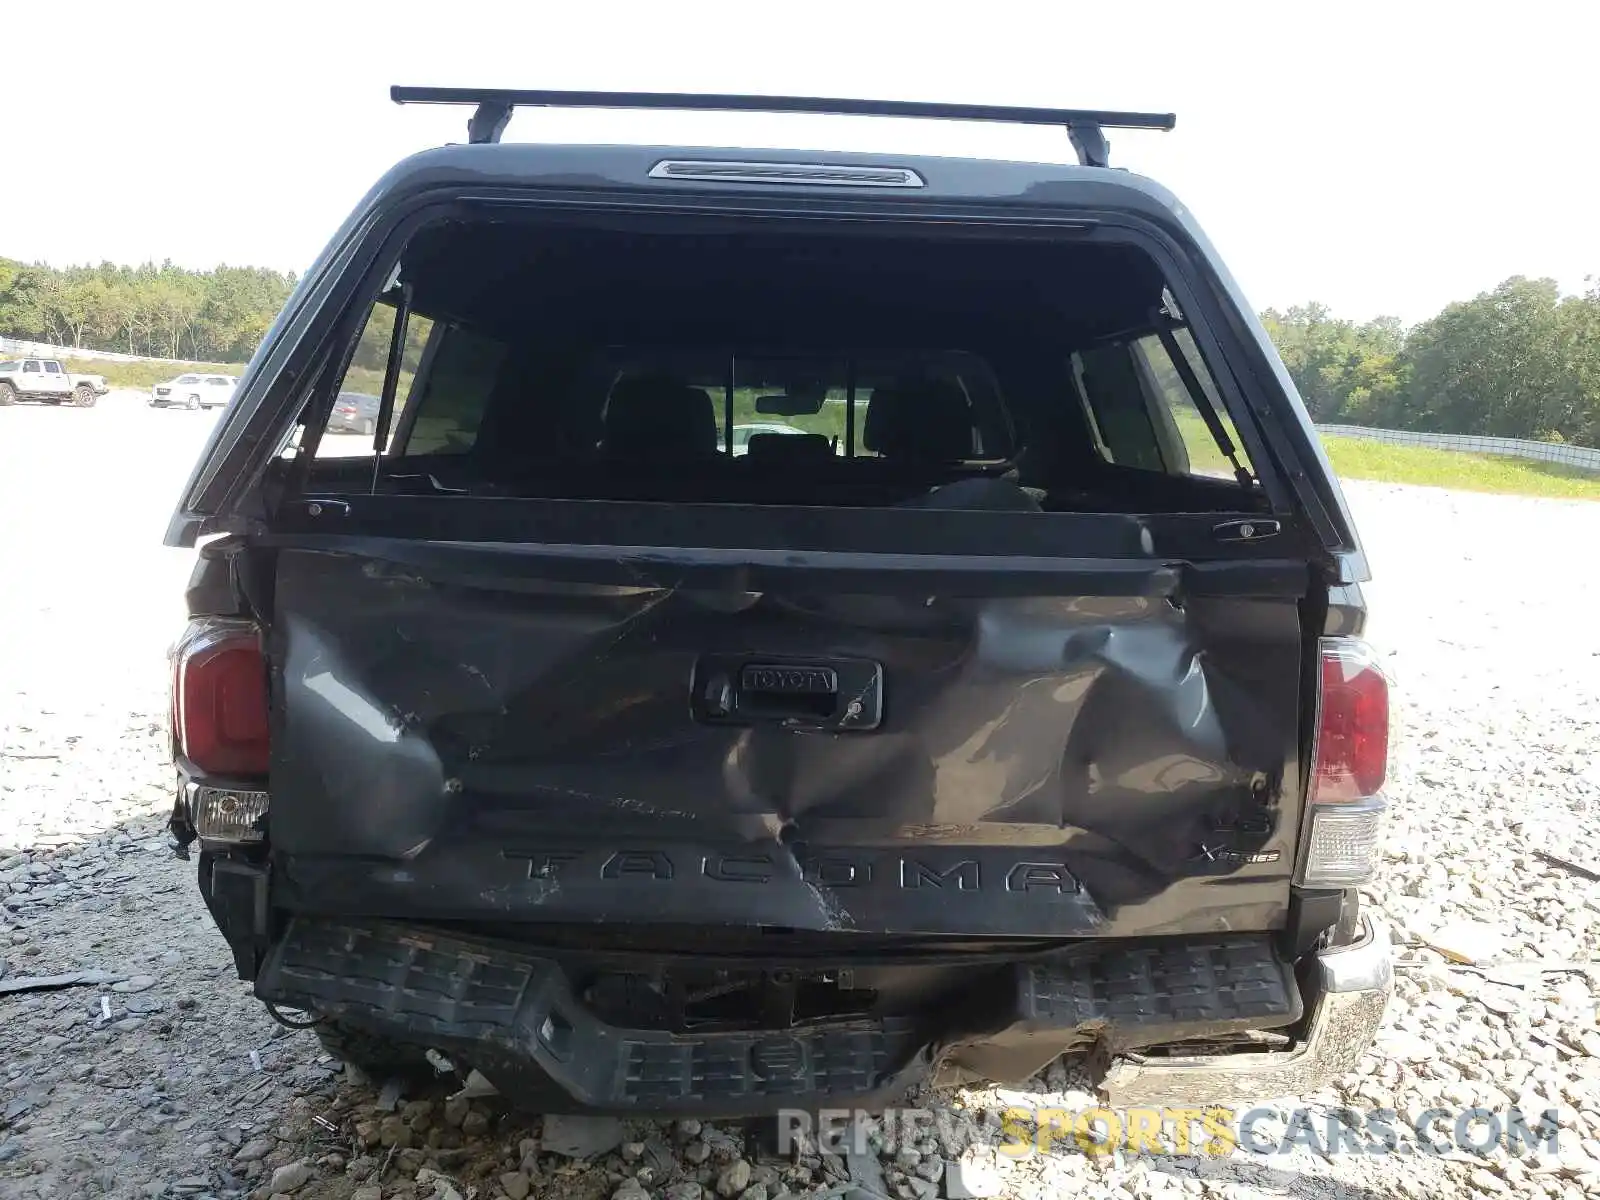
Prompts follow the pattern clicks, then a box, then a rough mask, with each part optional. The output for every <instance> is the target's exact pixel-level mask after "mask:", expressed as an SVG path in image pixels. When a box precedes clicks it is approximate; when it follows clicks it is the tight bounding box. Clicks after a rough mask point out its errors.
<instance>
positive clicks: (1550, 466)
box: [1322, 437, 1600, 500]
mask: <svg viewBox="0 0 1600 1200" xmlns="http://www.w3.org/2000/svg"><path fill="white" fill-rule="evenodd" d="M1322 445H1323V448H1324V449H1326V450H1327V452H1328V459H1329V461H1330V462H1332V463H1333V469H1334V471H1336V472H1337V473H1338V474H1339V475H1340V476H1341V477H1342V478H1346V479H1379V480H1383V481H1385V482H1387V483H1411V484H1418V485H1420V486H1423V487H1444V488H1459V489H1460V490H1462V491H1467V492H1501V493H1505V494H1508V495H1518V496H1556V497H1561V498H1564V499H1569V500H1600V474H1597V473H1595V472H1593V471H1583V470H1579V469H1578V468H1577V467H1569V466H1566V465H1564V464H1562V463H1547V462H1539V461H1537V460H1535V459H1531V458H1509V457H1505V456H1502V455H1498V454H1469V453H1466V452H1465V451H1461V450H1434V449H1431V448H1429V447H1426V446H1391V445H1389V444H1388V443H1386V442H1369V441H1366V440H1365V439H1362V438H1347V437H1325V438H1323V439H1322Z"/></svg>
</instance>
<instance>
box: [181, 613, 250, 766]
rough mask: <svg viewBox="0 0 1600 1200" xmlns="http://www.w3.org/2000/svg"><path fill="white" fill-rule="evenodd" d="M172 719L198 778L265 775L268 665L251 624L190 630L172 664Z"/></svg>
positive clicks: (202, 625)
mask: <svg viewBox="0 0 1600 1200" xmlns="http://www.w3.org/2000/svg"><path fill="white" fill-rule="evenodd" d="M172 718H173V732H174V734H175V735H176V738H177V742H178V750H179V752H180V753H181V754H182V755H183V757H184V758H185V759H187V760H188V761H189V762H190V763H191V764H192V765H193V766H194V767H195V768H196V770H198V771H199V772H201V773H202V774H205V775H219V776H223V777H226V778H229V779H249V778H256V777H259V776H263V775H265V774H266V773H267V765H268V751H269V730H268V725H267V666H266V660H265V659H264V658H263V657H262V654H261V635H260V633H259V631H258V630H257V629H256V627H255V626H254V625H252V624H249V623H248V622H243V621H207V622H202V623H196V624H195V625H193V626H191V627H190V629H189V632H188V633H187V634H186V635H185V636H184V638H183V640H182V641H181V642H180V643H179V644H178V648H177V655H176V660H175V662H174V664H173V705H172Z"/></svg>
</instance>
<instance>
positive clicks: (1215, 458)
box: [1176, 410, 1600, 500]
mask: <svg viewBox="0 0 1600 1200" xmlns="http://www.w3.org/2000/svg"><path fill="white" fill-rule="evenodd" d="M1176 416H1177V418H1178V430H1179V432H1180V433H1181V434H1182V436H1183V442H1184V445H1185V446H1186V447H1188V450H1189V465H1190V467H1191V469H1193V470H1194V471H1196V472H1201V473H1205V474H1213V475H1214V474H1223V475H1226V474H1229V470H1230V469H1229V466H1228V460H1227V459H1225V458H1224V457H1223V456H1222V452H1221V451H1220V450H1218V449H1217V446H1216V443H1215V442H1214V441H1212V440H1211V434H1210V433H1209V432H1208V431H1207V430H1206V427H1205V424H1204V422H1202V421H1201V420H1200V415H1199V414H1198V413H1194V412H1190V411H1181V410H1180V411H1179V412H1178V413H1177V414H1176ZM1322 446H1323V449H1324V450H1326V451H1327V454H1328V461H1329V462H1331V463H1333V469H1334V471H1335V472H1336V473H1337V474H1338V475H1339V476H1340V477H1341V478H1343V479H1375V480H1380V481H1382V482H1384V483H1409V484H1415V485H1417V486H1419V487H1442V488H1457V489H1459V490H1461V491H1465V492H1500V493H1503V494H1506V495H1516V496H1555V497H1559V498H1563V499H1569V500H1600V473H1596V472H1594V471H1583V470H1579V469H1578V468H1577V467H1569V466H1565V465H1563V464H1561V463H1547V462H1539V461H1537V460H1536V459H1531V458H1511V457H1509V456H1506V455H1500V454H1469V453H1466V452H1465V451H1461V450H1435V449H1433V448H1431V447H1428V446H1393V445H1390V444H1389V443H1387V442H1372V441H1367V440H1366V439H1365V438H1350V437H1338V436H1330V437H1324V438H1323V439H1322Z"/></svg>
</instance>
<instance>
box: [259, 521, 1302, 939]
mask: <svg viewBox="0 0 1600 1200" xmlns="http://www.w3.org/2000/svg"><path fill="white" fill-rule="evenodd" d="M279 540H280V542H281V544H280V545H279V546H277V547H276V548H275V550H274V551H273V553H274V554H275V556H276V572H275V575H276V583H275V600H274V615H273V620H272V622H271V626H270V636H269V654H270V660H271V669H272V674H273V682H272V690H273V697H274V713H273V720H274V723H275V729H274V736H273V742H272V745H273V759H272V771H271V776H272V789H273V792H274V797H275V799H274V805H273V817H272V827H271V837H272V845H273V869H274V876H275V878H274V903H275V904H281V905H282V906H284V907H285V908H287V909H289V910H291V911H295V910H298V911H304V912H314V913H323V914H334V913H337V914H343V915H372V916H383V917H388V918H391V919H394V918H417V919H429V920H460V921H477V922H490V923H504V922H516V923H524V922H533V923H579V924H583V923H591V922H617V921H625V922H628V923H630V924H632V925H635V926H651V925H660V926H670V925H690V926H695V927H699V928H707V927H710V928H736V927H737V928H746V929H757V928H766V929H781V930H792V931H819V932H820V931H831V932H855V933H872V934H896V935H903V934H914V935H927V936H940V935H950V936H994V935H1008V936H1038V937H1057V936H1132V935H1142V934H1156V933H1194V932H1209V931H1219V930H1241V929H1244V930H1265V929H1270V928H1275V927H1278V926H1280V925H1281V924H1282V923H1283V918H1284V913H1285V910H1286V906H1287V903H1288V896H1289V878H1290V873H1291V870H1292V867H1293V853H1292V848H1293V845H1294V838H1295V831H1296V829H1297V827H1298V821H1299V805H1298V801H1297V798H1296V797H1297V793H1298V776H1299V762H1298V749H1297V746H1298V741H1299V719H1300V712H1301V670H1302V667H1301V663H1302V654H1303V639H1302V635H1301V622H1300V612H1299V604H1300V601H1301V600H1302V598H1303V597H1304V595H1305V593H1306V589H1307V570H1308V568H1307V566H1306V564H1305V563H1304V562H1299V561H1279V560H1273V559H1264V558H1260V557H1257V558H1255V559H1254V560H1253V561H1239V562H1232V563H1213V564H1207V565H1206V566H1204V567H1203V568H1201V567H1195V566H1192V565H1186V564H1184V563H1182V562H1173V561H1166V562H1163V561H1159V560H1153V559H1146V560H1143V561H1139V560H1124V561H1116V560H1072V559H1057V560H1030V562H1029V563H1027V564H1019V563H1018V562H1015V561H1011V560H999V559H994V558H981V557H978V558H963V557H956V556H949V557H941V556H936V555H916V556H906V557H907V561H904V562H898V561H896V560H894V559H893V558H892V557H891V556H883V555H878V556H866V555H844V554H826V553H807V554H794V553H781V554H779V553H774V554H772V555H768V556H762V555H761V554H759V553H756V552H750V553H748V554H743V555H740V556H737V557H738V558H739V562H738V564H737V567H734V566H730V559H729V556H728V555H727V554H722V553H718V552H716V551H702V552H697V551H693V550H681V551H674V552H673V553H672V555H671V556H670V559H667V558H664V557H661V556H650V555H647V554H645V553H643V552H629V551H628V550H627V549H626V548H621V549H619V548H616V547H607V548H595V547H560V546H530V545H511V544H505V543H500V544H496V543H476V544H473V543H449V542H424V541H414V540H401V539H384V538H359V539H357V538H350V539H337V538H305V537H294V536H288V537H284V538H282V539H279Z"/></svg>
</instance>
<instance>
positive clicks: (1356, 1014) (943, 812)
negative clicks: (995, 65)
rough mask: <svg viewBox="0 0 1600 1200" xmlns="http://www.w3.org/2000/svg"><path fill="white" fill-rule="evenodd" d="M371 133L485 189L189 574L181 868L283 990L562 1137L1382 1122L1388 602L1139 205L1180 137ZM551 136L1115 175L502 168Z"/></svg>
mask: <svg viewBox="0 0 1600 1200" xmlns="http://www.w3.org/2000/svg"><path fill="white" fill-rule="evenodd" d="M394 99H396V100H399V101H402V102H442V103H466V104H471V105H475V106H476V109H475V112H474V113H473V116H472V118H471V121H470V123H469V141H468V143H467V144H463V145H452V146H447V147H443V148H439V149H433V150H428V151H426V152H423V153H420V154H418V155H416V156H414V157H412V158H410V159H407V160H406V161H404V162H402V163H401V164H399V165H398V166H396V167H395V168H394V169H393V170H392V171H391V172H390V173H389V174H388V175H386V176H385V177H384V178H383V179H382V180H381V181H379V182H378V184H377V185H376V186H375V187H374V188H373V190H372V191H371V192H370V193H369V194H368V195H367V197H366V198H365V199H364V200H362V201H361V203H360V205H359V206H358V207H357V209H356V210H355V212H354V213H353V215H352V216H351V217H350V218H349V220H348V221H347V222H346V224H345V225H344V227H343V228H342V229H340V230H339V231H338V233H337V234H336V235H335V236H334V238H333V240H332V241H331V242H330V243H329V245H328V247H327V249H326V250H325V251H324V252H323V254H322V256H321V257H320V259H319V260H318V261H317V262H316V264H315V266H314V267H313V269H312V270H310V271H309V272H308V273H307V274H306V276H305V278H304V279H303V280H302V281H301V283H300V285H299V287H298V289H297V290H296V291H295V293H294V295H293V297H292V298H291V299H290V301H289V303H288V305H287V306H286V307H285V309H284V311H283V312H282V314H281V315H280V316H279V317H278V319H277V321H276V323H275V324H274V325H273V327H272V329H271V331H270V332H269V334H268V335H267V338H266V340H265V342H264V343H263V345H262V346H261V349H260V351H259V352H258V353H257V354H256V356H255V358H254V360H253V361H252V362H251V364H250V366H249V369H248V371H247V372H246V374H245V375H244V377H243V379H242V382H241V383H240V386H239V391H238V397H237V400H236V402H235V403H234V404H233V405H232V407H231V408H229V409H228V411H227V412H226V413H225V415H224V416H223V418H222V420H221V422H220V423H219V425H218V427H217V429H216V431H215V433H214V435H213V437H212V439H211V442H210V444H209V445H208V446H207V448H206V450H205V453H204V455H203V457H202V459H201V461H200V462H199V464H198V465H197V467H196V468H195V470H194V473H193V476H192V478H191V479H190V481H189V483H188V485H187V488H186V489H185V492H184V494H183V497H182V500H181V502H180V505H179V508H178V511H177V512H176V514H175V515H174V517H173V520H172V523H171V527H170V530H169V533H168V538H167V540H168V544H170V545H177V546H194V545H196V544H197V543H199V544H200V545H201V549H200V551H199V557H198V563H197V566H196V568H195V571H194V574H193V577H192V580H191V583H190V586H189V589H188V595H187V599H188V607H189V613H190V616H191V618H192V621H191V623H190V625H189V626H188V628H187V630H186V631H185V632H184V633H183V634H182V636H181V637H180V639H179V640H178V642H177V643H176V644H175V646H174V650H173V714H172V715H173V744H174V755H175V760H176V765H177V773H178V796H177V804H176V807H175V810H174V813H173V818H172V827H173V833H174V839H175V846H176V847H177V849H178V850H179V852H180V853H181V854H184V855H186V856H188V855H193V854H195V853H196V852H198V853H197V857H198V867H199V886H200V889H201V892H202V894H203V896H204V899H205V903H206V905H207V906H208V907H209V910H210V912H211V914H212V915H213V916H214V918H215V920H216V923H217V926H218V928H219V929H220V931H221V933H222V936H223V937H224V938H225V939H226V940H227V943H228V945H229V947H231V950H232V954H233V958H234V961H235V962H236V964H237V968H238V971H239V974H240V975H241V976H242V977H243V978H244V979H247V980H252V981H254V987H255V991H256V994H257V995H258V996H259V997H260V998H261V999H262V1000H263V1001H264V1002H266V1003H267V1004H268V1005H270V1006H272V1008H273V1010H274V1011H275V1012H278V1013H280V1014H283V1013H287V1012H288V1011H289V1010H293V1011H294V1012H297V1013H300V1014H309V1019H311V1020H314V1021H315V1022H316V1025H315V1027H316V1029H317V1030H318V1032H319V1034H320V1036H321V1037H322V1038H323V1039H324V1041H325V1043H326V1044H327V1045H328V1046H329V1047H330V1048H331V1049H333V1050H334V1051H335V1052H336V1053H338V1054H339V1055H341V1056H342V1057H344V1058H346V1059H347V1060H349V1061H352V1062H355V1063H357V1064H358V1065H361V1066H364V1067H366V1068H367V1069H368V1070H371V1071H378V1072H380V1073H382V1072H391V1071H401V1070H405V1069H408V1068H410V1067H413V1066H417V1065H420V1064H422V1063H423V1062H424V1056H425V1054H426V1052H427V1051H429V1050H434V1051H437V1052H439V1053H440V1054H442V1055H444V1056H445V1057H446V1058H448V1059H449V1061H450V1062H451V1063H452V1064H454V1065H455V1066H456V1068H457V1069H458V1070H462V1071H465V1070H467V1069H476V1070H478V1071H479V1072H481V1073H482V1075H483V1076H485V1077H486V1078H487V1079H488V1080H489V1081H490V1082H492V1083H493V1084H494V1085H496V1086H497V1087H498V1088H499V1089H500V1091H501V1092H502V1093H504V1094H506V1095H507V1096H509V1097H511V1098H512V1099H513V1100H516V1101H518V1102H521V1103H525V1104H527V1105H531V1106H539V1107H543V1108H545V1109H547V1110H551V1109H555V1110H566V1111H574V1110H582V1111H603V1112H616V1113H635V1114H640V1115H645V1114H649V1115H667V1114H684V1115H688V1114H693V1115H710V1116H723V1117H737V1116H741V1115H747V1116H748V1115H758V1114H762V1113H768V1112H772V1111H775V1110H777V1109H779V1108H780V1107H795V1106H805V1105H823V1104H827V1105H847V1104H851V1105H860V1106H864V1107H865V1106H873V1105H881V1104H886V1103H891V1102H892V1101H893V1100H894V1099H895V1097H897V1096H898V1095H900V1094H901V1093H903V1092H904V1091H905V1090H906V1089H907V1088H908V1087H909V1086H911V1085H913V1084H916V1083H918V1082H921V1081H927V1080H931V1081H964V1080H965V1081H970V1080H995V1081H1005V1082H1016V1081H1023V1080H1026V1079H1028V1078H1029V1077H1031V1076H1032V1075H1034V1074H1035V1073H1036V1072H1038V1071H1039V1070H1040V1069H1041V1068H1042V1067H1044V1066H1045V1065H1046V1064H1048V1063H1050V1062H1052V1061H1053V1060H1054V1059H1056V1058H1057V1057H1058V1056H1061V1055H1063V1054H1067V1055H1078V1056H1083V1057H1084V1058H1085V1059H1086V1061H1087V1062H1088V1063H1089V1064H1090V1065H1091V1067H1092V1068H1093V1069H1094V1070H1095V1071H1096V1072H1097V1074H1098V1077H1099V1080H1100V1085H1101V1087H1102V1088H1103V1089H1104V1093H1105V1095H1106V1098H1107V1099H1108V1100H1111V1101H1114V1102H1133V1101H1140V1102H1156V1101H1160V1100H1168V1099H1180V1100H1184V1101H1193V1100H1196V1099H1198V1100H1203V1101H1212V1102H1225V1101H1230V1100H1239V1099H1244V1098H1249V1097H1264V1096H1278V1095H1286V1094H1296V1093H1304V1092H1308V1091H1311V1090H1314V1089H1316V1088H1318V1087H1320V1086H1322V1085H1323V1084H1324V1083H1325V1082H1327V1081H1328V1080H1329V1079H1331V1078H1332V1077H1334V1076H1337V1075H1338V1074H1340V1073H1342V1072H1345V1071H1347V1070H1349V1069H1350V1068H1351V1067H1352V1065H1353V1064H1354V1063H1355V1062H1356V1060H1357V1058H1358V1056H1359V1055H1360V1054H1361V1053H1362V1052H1363V1051H1364V1050H1365V1049H1367V1048H1368V1047H1369V1046H1370V1044H1371V1043H1372V1040H1373V1038H1374V1035H1375V1031H1376V1029H1377V1027H1378V1023H1379V1021H1380V1018H1381V1016H1382V1013H1383V1009H1384V1005H1385V1002H1386V999H1387V997H1388V994H1389V991H1390V987H1391V965H1390V950H1389V939H1388V936H1387V933H1386V932H1385V930H1384V929H1383V928H1382V927H1381V926H1380V925H1379V923H1378V922H1377V921H1375V920H1374V919H1373V918H1372V917H1371V915H1370V914H1368V913H1365V912H1363V911H1362V909H1361V905H1360V901H1359V895H1358V888H1359V885H1360V884H1361V883H1362V882H1363V881H1364V880H1365V879H1366V878H1367V877H1368V875H1369V873H1370V872H1371V870H1372V866H1373V858H1374V853H1375V847H1376V845H1377V839H1378V833H1379V829H1380V819H1381V814H1382V810H1383V800H1382V786H1383V782H1384V773H1385V760H1386V755H1387V742H1388V716H1389V714H1388V694H1387V685H1386V683H1385V680H1384V676H1383V674H1382V672H1381V671H1380V669H1379V667H1378V666H1377V665H1376V664H1375V662H1374V659H1373V656H1372V654H1371V653H1370V652H1369V650H1368V649H1367V648H1366V647H1365V646H1364V644H1363V643H1362V641H1361V640H1360V635H1361V633H1362V628H1363V624H1364V621H1365V611H1366V610H1365V604H1364V602H1363V599H1362V593H1361V583H1362V581H1363V580H1365V579H1366V578H1367V565H1366V562H1365V560H1364V557H1363V553H1362V549H1361V544H1360V542H1359V540H1358V538H1357V535H1356V532H1355V530H1354V528H1353V527H1352V524H1351V519H1350V515H1349V512H1348V511H1347V508H1346V505H1345V503H1344V500H1343V498H1342V496H1341V494H1340V490H1339V487H1338V485H1337V483H1336V482H1335V480H1334V477H1333V474H1332V471H1331V470H1330V468H1329V466H1328V462H1327V460H1326V458H1325V457H1324V456H1323V453H1322V451H1321V449H1320V447H1319V444H1318V441H1317V437H1316V434H1315V432H1314V431H1313V429H1312V426H1311V424H1310V423H1309V421H1308V419H1307V416H1306V412H1305V409H1304V407H1303V405H1302V404H1301V401H1300V399H1299V397H1298V396H1297V395H1296V393H1295V390H1294V387H1293V385H1292V384H1291V382H1290V380H1289V378H1288V377H1287V375H1286V374H1285V372H1284V369H1283V367H1282V364H1281V363H1280V362H1279V360H1278V357H1277V355H1276V354H1275V353H1274V352H1273V349H1272V346H1271V345H1270V344H1269V342H1268V340H1267V338H1266V336H1265V335H1264V333H1263V331H1262V329H1261V326H1260V325H1259V324H1258V323H1257V321H1256V319H1255V317H1254V316H1253V315H1252V314H1251V310H1250V308H1249V306H1248V305H1247V304H1246V303H1245V301H1244V299H1243V297H1242V296H1241V295H1240V292H1239V289H1238V288H1237V286H1236V285H1235V284H1234V282H1233V280H1232V279H1231V278H1230V277H1229V275H1228V273H1227V271H1226V270H1225V269H1224V267H1223V266H1222V264H1221V263H1220V261H1219V260H1218V257H1217V254H1216V252H1215V251H1214V250H1213V249H1212V247H1211V245H1210V244H1209V243H1208V242H1207V240H1206V239H1205V237H1204V236H1203V235H1202V234H1201V232H1200V230H1199V229H1198V227H1197V226H1196V224H1195V222H1194V220H1193V219H1192V218H1191V217H1190V215H1189V213H1188V210H1187V209H1185V208H1184V207H1183V206H1182V205H1181V204H1180V203H1179V202H1178V201H1177V200H1175V199H1174V198H1173V197H1172V196H1171V195H1170V194H1169V193H1168V192H1166V191H1165V190H1163V189H1162V188H1161V187H1159V186H1158V185H1156V184H1155V183H1152V182H1150V181H1149V180H1146V179H1143V178H1140V177H1138V176H1136V175H1133V174H1129V173H1126V172H1124V171H1121V170H1118V169H1114V168H1112V167H1110V166H1109V165H1108V163H1107V153H1106V139H1105V130H1106V129H1108V128H1122V127H1130V126H1131V127H1140V128H1157V129H1160V128H1167V127H1170V126H1171V124H1172V118H1171V117H1168V116H1161V115H1151V114H1138V113H1107V112H1095V111H1080V110H1043V109H1000V108H988V107H974V106H958V105H934V104H905V103H878V102H866V101H848V100H815V99H799V98H783V97H738V96H663V95H650V94H616V93H554V92H497V91H475V90H471V89H465V90H460V91H455V90H435V89H396V91H395V94H394ZM519 105H528V106H551V105H577V106H587V107H614V108H678V109H742V110H760V111H786V112H817V113H846V114H851V113H875V114H880V115H889V116H900V117H906V118H935V119H949V120H963V119H969V120H986V121H1022V122H1029V123H1034V124H1055V125H1059V126H1061V127H1063V130H1064V132H1065V134H1066V135H1067V136H1068V138H1070V141H1071V143H1072V145H1073V146H1074V147H1075V148H1076V150H1077V155H1078V163H1077V164H1076V165H1070V166H1068V165H1041V164H1033V163H1016V162H1000V161H982V160H972V159H957V158H917V157H906V156H903V155H895V154H883V155H876V154H874V155H857V154H842V153H821V154H819V153H809V152H808V153H799V152H788V153H784V152H752V151H748V150H741V151H724V150H715V149H689V148H682V147H654V146H627V147H594V146H553V145H514V144H505V143H502V142H501V141H500V137H499V135H500V132H501V130H502V129H503V128H504V127H505V124H506V121H507V119H508V118H509V117H510V115H511V113H512V110H513V109H514V108H515V107H517V106H519ZM376 379H381V381H382V382H381V388H379V386H378V385H377V384H375V383H373V382H372V381H373V380H376ZM348 391H373V392H378V393H381V394H380V395H379V403H378V405H377V411H376V415H375V419H374V420H375V428H374V429H373V430H372V433H371V436H370V437H369V436H365V435H363V437H362V438H361V439H360V440H359V441H352V439H351V438H348V437H344V438H338V437H333V436H330V418H331V417H332V414H333V409H334V406H335V404H336V402H337V398H338V397H339V395H340V394H341V393H342V392H348ZM761 424H776V425H782V426H787V427H788V428H787V429H786V430H784V431H783V432H777V433H767V434H760V433H757V434H751V435H749V436H748V437H743V436H742V435H743V434H744V433H745V432H747V427H749V426H753V425H761ZM334 425H335V426H336V425H337V420H336V419H335V420H334ZM736 431H739V433H740V435H741V444H740V445H738V446H737V447H736V445H735V436H736ZM434 1058H435V1060H437V1056H436V1055H435V1056H434Z"/></svg>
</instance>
